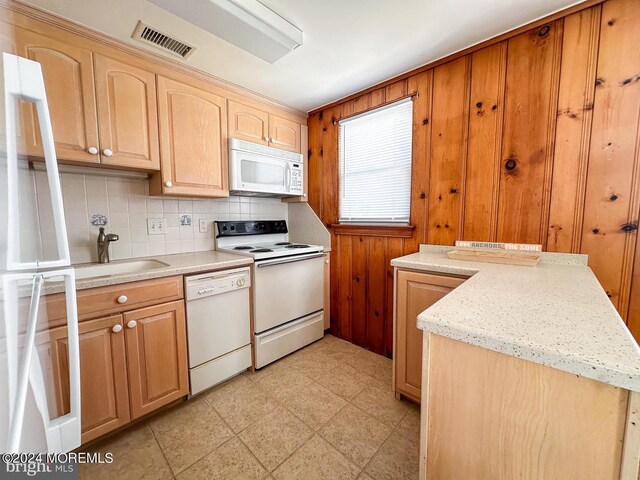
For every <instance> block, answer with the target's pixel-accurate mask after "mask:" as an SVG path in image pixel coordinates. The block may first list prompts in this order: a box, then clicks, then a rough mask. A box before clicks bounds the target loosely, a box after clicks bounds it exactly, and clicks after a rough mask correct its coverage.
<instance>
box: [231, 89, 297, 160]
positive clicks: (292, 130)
mask: <svg viewBox="0 0 640 480" xmlns="http://www.w3.org/2000/svg"><path fill="white" fill-rule="evenodd" d="M229 138H239V139H240V140H246V141H248V142H253V143H259V144H261V145H268V146H270V147H275V148H281V149H283V150H289V151H291V152H295V153H300V148H301V147H300V144H301V131H300V124H299V123H298V122H295V121H292V120H287V119H286V118H282V117H279V116H277V115H273V114H271V113H268V112H265V111H263V110H260V109H257V108H253V107H249V106H247V105H243V104H241V103H237V102H234V101H231V100H229Z"/></svg>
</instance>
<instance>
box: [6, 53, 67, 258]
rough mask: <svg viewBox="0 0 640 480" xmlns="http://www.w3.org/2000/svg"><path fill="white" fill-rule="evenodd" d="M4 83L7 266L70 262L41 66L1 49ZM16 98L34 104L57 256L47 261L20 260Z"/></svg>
mask: <svg viewBox="0 0 640 480" xmlns="http://www.w3.org/2000/svg"><path fill="white" fill-rule="evenodd" d="M2 56H3V64H4V85H5V91H4V95H5V109H6V111H5V124H6V138H7V177H8V178H7V180H8V185H7V187H8V188H7V190H8V212H7V213H8V215H7V216H8V225H7V228H8V233H9V235H8V238H7V270H9V271H15V270H27V269H33V268H54V267H67V266H69V265H70V264H71V261H70V256H69V244H68V242H67V230H66V227H65V218H64V208H63V203H62V189H61V188H60V178H59V173H58V161H57V158H56V150H55V143H54V141H53V129H52V127H51V118H50V117H49V106H48V104H47V97H46V92H45V88H44V79H43V77H42V69H41V67H40V64H39V63H38V62H34V61H32V60H28V59H26V58H22V57H18V56H16V55H11V54H9V53H3V54H2ZM18 101H25V102H31V103H34V104H35V107H36V113H37V116H38V125H39V127H40V134H41V136H42V147H43V151H44V159H45V165H46V170H47V178H48V183H49V192H50V195H51V207H52V214H53V220H54V228H55V234H56V241H57V247H58V258H57V259H55V260H48V261H33V262H23V261H21V258H20V253H19V252H20V215H19V201H18V199H19V192H18V188H19V187H18V185H19V182H18V149H17V136H16V133H17V131H16V109H17V108H18V106H19V103H18Z"/></svg>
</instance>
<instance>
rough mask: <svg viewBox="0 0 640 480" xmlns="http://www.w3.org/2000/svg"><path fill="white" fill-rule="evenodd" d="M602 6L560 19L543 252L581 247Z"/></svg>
mask: <svg viewBox="0 0 640 480" xmlns="http://www.w3.org/2000/svg"><path fill="white" fill-rule="evenodd" d="M600 11H601V8H600V6H599V5H598V6H596V7H594V8H590V9H588V10H583V11H582V12H578V13H575V14H573V15H570V16H568V17H567V18H565V20H564V31H563V40H562V69H561V72H560V86H559V93H558V114H557V115H558V119H557V122H556V143H555V152H554V160H555V161H554V163H553V176H552V187H551V204H550V211H549V229H548V232H547V250H548V251H550V252H571V251H576V250H578V249H579V248H580V239H581V237H582V228H581V226H582V216H583V213H584V193H585V192H584V190H585V183H586V176H587V165H588V160H589V143H590V141H591V121H592V118H593V96H594V94H595V81H594V78H595V76H596V74H595V71H596V65H597V60H598V39H599V36H600Z"/></svg>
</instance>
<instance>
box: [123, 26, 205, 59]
mask: <svg viewBox="0 0 640 480" xmlns="http://www.w3.org/2000/svg"><path fill="white" fill-rule="evenodd" d="M131 37H132V38H133V39H135V40H139V41H141V42H144V43H146V44H149V45H153V46H154V47H157V48H161V49H162V50H164V51H165V52H169V53H171V54H173V55H175V56H177V57H180V58H188V57H189V55H191V54H192V53H193V52H194V50H195V47H192V46H191V45H187V44H186V43H184V42H181V41H180V40H176V39H175V38H172V37H171V36H169V35H167V34H166V33H162V32H159V31H158V30H156V29H155V28H153V27H150V26H149V25H145V24H144V23H142V22H140V21H139V22H138V25H136V29H135V30H134V31H133V35H131Z"/></svg>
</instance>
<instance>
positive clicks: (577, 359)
mask: <svg viewBox="0 0 640 480" xmlns="http://www.w3.org/2000/svg"><path fill="white" fill-rule="evenodd" d="M457 248H458V249H460V248H459V247H457ZM420 249H421V251H420V252H419V253H414V254H412V255H407V256H404V257H399V258H396V259H393V260H392V261H391V265H393V266H394V267H397V268H408V269H413V270H423V271H427V272H435V273H448V274H455V275H462V276H469V277H470V278H469V279H468V280H466V281H465V282H464V283H463V284H462V285H460V286H459V287H458V288H456V289H454V290H453V291H451V292H450V293H449V294H447V295H446V296H445V297H443V298H442V299H440V300H439V301H438V302H436V303H435V304H434V305H432V306H431V307H429V308H428V309H427V310H425V311H424V312H422V313H421V314H420V315H418V317H417V326H418V328H420V329H422V330H424V331H426V332H433V333H435V334H438V335H442V336H445V337H449V338H452V339H455V340H459V341H462V342H465V343H469V344H471V345H477V346H480V347H483V348H487V349H489V350H493V351H496V352H501V353H505V354H507V355H512V356H515V357H519V358H522V359H525V360H529V361H532V362H535V363H539V364H542V365H547V366H550V367H553V368H556V369H558V370H562V371H565V372H569V373H572V374H575V375H580V376H584V377H587V378H591V379H594V380H598V381H600V382H604V383H607V384H610V385H614V386H617V387H621V388H625V389H628V390H633V391H637V392H640V348H639V347H638V344H637V343H636V341H635V340H634V339H633V337H632V335H631V333H630V332H629V330H628V329H627V327H626V325H625V324H624V321H623V320H622V318H621V317H620V315H619V314H618V312H617V311H616V309H615V308H614V307H613V304H612V303H611V302H610V301H609V298H608V297H607V295H606V293H605V291H604V289H603V288H602V286H601V285H600V284H599V283H598V281H597V279H596V277H595V275H594V274H593V272H592V271H591V269H590V268H589V267H588V266H586V256H585V255H570V254H552V253H543V254H542V256H541V261H540V263H539V264H538V265H537V266H535V267H527V266H516V265H502V264H493V263H480V262H471V261H462V260H452V259H449V258H448V257H447V255H446V252H447V251H449V250H454V249H455V248H454V247H450V246H449V247H441V246H429V245H422V246H421V247H420Z"/></svg>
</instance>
